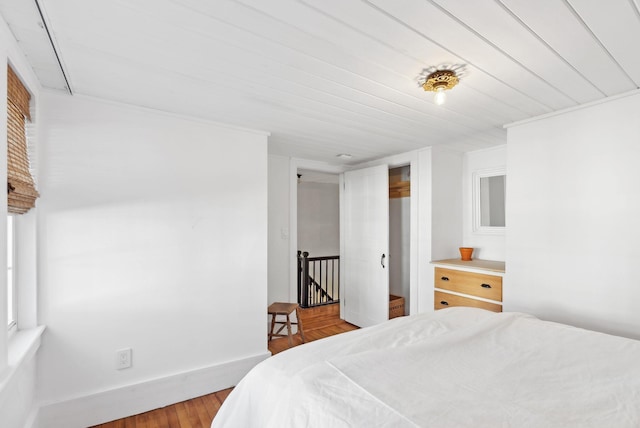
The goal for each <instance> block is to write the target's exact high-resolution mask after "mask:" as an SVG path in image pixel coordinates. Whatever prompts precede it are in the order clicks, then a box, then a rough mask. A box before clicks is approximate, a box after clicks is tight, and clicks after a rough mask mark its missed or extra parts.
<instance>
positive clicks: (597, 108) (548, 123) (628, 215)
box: [504, 91, 640, 338]
mask: <svg viewBox="0 0 640 428" xmlns="http://www.w3.org/2000/svg"><path fill="white" fill-rule="evenodd" d="M639 117H640V93H638V92H637V91H636V92H634V93H633V94H632V95H628V96H625V97H620V98H615V99H612V100H610V101H608V102H604V103H600V104H596V105H593V106H591V107H588V108H581V109H577V110H575V111H569V112H566V113H564V114H559V115H554V116H551V117H547V118H541V119H540V120H537V121H532V122H527V123H524V124H520V125H516V126H513V127H511V128H509V130H508V144H507V152H508V153H507V155H508V158H507V177H508V179H507V180H508V184H507V221H508V226H507V227H508V232H507V241H506V249H507V251H506V256H507V258H506V266H507V269H506V276H507V278H506V280H505V281H506V282H507V283H508V285H509V286H508V287H505V290H504V307H505V309H506V310H509V311H514V310H516V311H527V312H531V313H533V314H535V315H538V316H540V317H542V318H545V319H551V320H556V321H560V322H566V323H569V324H575V325H579V326H583V327H587V328H592V329H596V330H601V331H605V332H612V333H618V334H622V335H627V336H631V337H635V338H640V287H639V286H638V284H640V263H638V260H640V246H639V245H638V241H639V240H640V221H638V219H640V167H639V160H640V144H639V142H640V121H639V120H638V118H639Z"/></svg>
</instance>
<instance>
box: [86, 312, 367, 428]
mask: <svg viewBox="0 0 640 428" xmlns="http://www.w3.org/2000/svg"><path fill="white" fill-rule="evenodd" d="M301 317H302V321H303V327H304V334H305V338H306V339H307V342H312V341H314V340H319V339H323V338H325V337H328V336H333V335H335V334H341V333H344V332H347V331H351V330H355V329H357V328H358V327H356V326H354V325H352V324H349V323H347V322H345V321H343V320H341V319H340V307H339V305H337V304H334V305H327V306H321V307H318V308H310V309H302V310H301ZM301 344H302V338H301V337H300V335H298V334H296V335H295V336H294V344H293V346H298V345H301ZM290 347H291V346H289V342H288V340H287V338H281V339H274V340H271V341H269V351H271V353H272V354H273V355H275V354H277V353H279V352H283V351H286V350H287V349H289V348H290ZM231 391H233V388H227V389H223V390H221V391H217V392H214V393H211V394H208V395H204V396H202V397H197V398H194V399H193V400H188V401H183V402H181V403H176V404H172V405H170V406H167V407H163V408H161V409H157V410H153V411H150V412H146V413H142V414H140V415H135V416H130V417H127V418H124V419H118V420H116V421H113V422H107V423H104V424H101V425H96V426H95V427H93V428H209V427H210V426H211V421H212V420H213V418H214V417H215V415H216V413H218V410H219V409H220V406H221V405H222V403H223V402H224V400H226V398H227V397H228V396H229V394H230V393H231Z"/></svg>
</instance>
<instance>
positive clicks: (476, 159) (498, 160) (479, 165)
mask: <svg viewBox="0 0 640 428" xmlns="http://www.w3.org/2000/svg"><path fill="white" fill-rule="evenodd" d="M506 166H507V146H506V145H505V144H503V145H501V146H497V147H492V148H490V149H483V150H476V151H473V152H468V153H465V155H464V162H463V168H464V170H463V177H462V198H463V199H462V201H463V204H462V211H463V227H462V231H463V238H462V241H463V244H462V246H465V247H473V248H474V251H473V257H474V258H478V259H485V260H501V261H504V260H505V257H506V244H505V234H504V233H502V234H495V233H494V234H491V233H479V232H474V230H473V204H472V200H473V173H474V172H476V171H479V170H486V169H494V168H506ZM510 184H511V181H510V178H509V176H507V187H509V186H510ZM506 217H507V218H506V222H507V223H506V224H507V227H509V220H510V219H509V215H508V214H507V215H506Z"/></svg>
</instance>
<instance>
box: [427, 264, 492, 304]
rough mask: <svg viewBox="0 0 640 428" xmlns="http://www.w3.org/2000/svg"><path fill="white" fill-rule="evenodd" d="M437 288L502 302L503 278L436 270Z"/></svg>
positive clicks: (435, 284)
mask: <svg viewBox="0 0 640 428" xmlns="http://www.w3.org/2000/svg"><path fill="white" fill-rule="evenodd" d="M434 286H435V288H441V289H443V290H450V291H455V292H458V293H462V294H469V295H471V296H477V297H482V298H485V299H490V300H496V301H498V302H501V301H502V277H501V276H497V275H487V274H483V273H475V272H465V271H461V270H452V269H444V268H439V267H437V268H435V277H434Z"/></svg>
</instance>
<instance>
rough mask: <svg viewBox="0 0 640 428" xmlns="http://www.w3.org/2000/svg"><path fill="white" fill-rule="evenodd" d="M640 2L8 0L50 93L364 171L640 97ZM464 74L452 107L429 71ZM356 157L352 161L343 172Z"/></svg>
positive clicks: (4, 0)
mask: <svg viewBox="0 0 640 428" xmlns="http://www.w3.org/2000/svg"><path fill="white" fill-rule="evenodd" d="M639 1H640V0H608V1H606V2H604V1H602V0H540V1H530V0H299V1H296V0H271V1H265V0H238V1H230V0H134V1H132V0H109V1H86V0H38V1H37V2H35V1H34V0H0V13H1V14H2V15H3V17H4V19H5V21H7V23H8V24H9V26H10V28H11V30H12V31H13V33H14V35H15V37H16V39H17V40H18V42H19V44H20V45H21V47H22V49H23V50H24V52H25V54H26V55H27V57H28V59H29V60H30V62H31V64H32V65H33V68H34V70H35V72H36V75H37V76H38V78H39V79H40V81H41V83H42V85H43V86H44V87H48V88H55V89H59V90H65V81H64V78H63V76H62V74H61V72H60V68H59V67H58V64H57V60H56V57H55V56H54V55H53V50H52V49H51V44H50V42H49V39H48V38H47V36H46V32H45V31H44V29H43V28H41V27H44V25H43V24H42V22H41V19H40V16H39V14H38V8H37V4H39V6H40V8H41V10H42V12H43V14H44V16H45V21H46V24H47V25H48V28H49V30H50V32H51V35H52V38H53V43H54V45H55V46H56V48H57V51H58V54H59V58H60V62H61V64H62V66H63V69H64V71H65V73H66V77H67V79H68V82H69V85H70V87H71V91H72V92H73V93H74V94H83V95H90V96H95V97H100V98H106V99H110V100H116V101H122V102H126V103H131V104H135V105H140V106H146V107H151V108H156V109H160V110H166V111H171V112H176V113H180V114H186V115H191V116H196V117H201V118H206V119H211V120H214V121H219V122H225V123H231V124H235V125H240V126H244V127H249V128H255V129H261V130H267V131H270V132H271V137H270V139H269V152H270V153H274V154H283V155H290V156H295V157H300V158H306V159H313V160H320V161H328V162H331V163H336V164H339V163H346V164H355V163H359V162H362V161H365V160H369V159H372V158H377V157H381V156H385V155H390V154H395V153H401V152H405V151H408V150H412V149H416V148H420V147H424V146H430V145H436V144H449V145H451V146H452V147H454V148H455V149H458V150H474V149H480V148H484V147H490V146H493V145H496V144H503V143H504V142H505V131H504V129H503V128H502V125H503V124H505V123H510V122H514V121H518V120H521V119H526V118H528V117H532V116H537V115H540V114H544V113H549V112H552V111H556V110H559V109H564V108H567V107H572V106H576V105H579V104H583V103H587V102H590V101H594V100H598V99H601V98H604V97H607V96H611V95H616V94H620V93H624V92H627V91H631V90H634V89H637V88H638V86H639V85H640V50H639V49H638V47H637V45H638V42H639V41H640V7H639ZM438 65H447V66H451V65H464V66H465V69H466V71H465V74H464V76H463V78H462V80H461V83H460V84H459V85H458V86H457V87H456V88H454V89H453V90H451V91H450V92H449V93H448V100H447V103H446V104H445V105H444V106H436V105H435V104H434V103H433V101H432V94H431V93H426V92H424V91H423V90H422V89H421V88H419V86H418V84H417V82H416V78H417V76H418V75H419V74H420V73H421V72H422V70H423V69H425V68H427V67H430V66H438ZM339 153H350V154H352V155H353V157H352V158H351V159H349V160H341V159H338V158H336V155H337V154H339Z"/></svg>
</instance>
